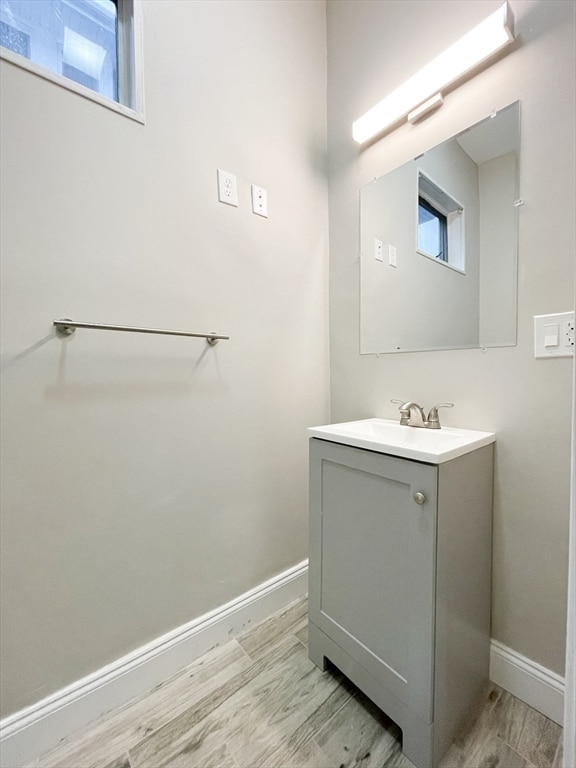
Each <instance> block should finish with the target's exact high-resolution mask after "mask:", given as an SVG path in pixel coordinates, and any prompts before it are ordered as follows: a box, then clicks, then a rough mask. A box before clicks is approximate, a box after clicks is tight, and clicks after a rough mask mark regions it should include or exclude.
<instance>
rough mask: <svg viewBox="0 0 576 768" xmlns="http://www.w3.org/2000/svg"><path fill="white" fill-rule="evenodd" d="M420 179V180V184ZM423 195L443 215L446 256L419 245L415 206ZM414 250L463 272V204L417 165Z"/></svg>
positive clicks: (464, 265) (464, 259)
mask: <svg viewBox="0 0 576 768" xmlns="http://www.w3.org/2000/svg"><path fill="white" fill-rule="evenodd" d="M421 179H423V183H422V184H421ZM421 199H423V200H424V201H425V202H426V203H427V204H428V205H429V206H430V209H431V210H432V212H433V213H435V214H440V215H442V216H444V217H445V219H446V229H445V237H446V239H445V243H444V253H445V254H446V259H444V258H441V257H440V256H434V255H432V254H430V253H427V252H426V251H424V250H421V249H420V248H419V247H418V242H419V238H418V209H419V207H420V200H421ZM415 234H416V253H418V254H420V255H421V256H425V257H426V258H427V259H430V260H431V261H433V262H435V263H436V264H441V265H442V266H443V267H448V269H452V270H454V271H455V272H458V273H459V274H461V275H465V274H466V238H465V208H464V206H463V205H462V204H461V203H460V202H458V200H456V199H455V198H454V197H453V196H452V195H451V194H450V193H449V192H447V191H446V190H445V189H443V188H442V187H441V186H440V185H439V184H437V183H436V182H435V181H434V180H433V179H432V178H431V177H430V175H429V174H428V173H427V172H425V171H423V170H422V168H418V169H417V173H416V233H415Z"/></svg>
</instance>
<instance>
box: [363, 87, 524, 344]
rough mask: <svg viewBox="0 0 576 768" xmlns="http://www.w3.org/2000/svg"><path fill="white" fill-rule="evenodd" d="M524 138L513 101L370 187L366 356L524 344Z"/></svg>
mask: <svg viewBox="0 0 576 768" xmlns="http://www.w3.org/2000/svg"><path fill="white" fill-rule="evenodd" d="M519 134H520V105H519V102H515V103H514V104H511V105H510V106H508V107H506V108H505V109H502V110H500V111H499V112H497V113H495V114H494V115H492V116H490V117H488V118H486V119H485V120H483V121H481V122H480V123H477V124H476V125H474V126H471V127H470V128H468V129H467V130H465V131H463V132H462V133H460V134H458V135H457V136H455V137H453V138H451V139H449V140H448V141H446V142H444V143H442V144H439V145H438V146H436V147H434V148H433V149H431V150H429V151H428V152H426V153H424V154H423V155H420V156H419V157H417V158H415V159H414V160H411V161H409V162H408V163H406V164H405V165H403V166H401V167H399V168H396V169H395V170H393V171H391V172H390V173H387V174H386V175H384V176H381V177H380V178H378V179H375V181H374V182H372V183H370V184H367V185H366V186H365V187H362V189H361V190H360V253H361V257H360V352H361V354H374V353H386V352H413V351H426V350H434V349H469V348H479V347H501V346H514V345H515V344H516V293H517V262H518V258H517V253H518V206H517V205H515V203H517V199H518V165H519V143H520V142H519ZM378 243H380V245H379V246H378V245H377V244H378ZM391 254H393V255H394V256H393V258H392V256H391Z"/></svg>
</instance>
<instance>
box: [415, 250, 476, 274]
mask: <svg viewBox="0 0 576 768" xmlns="http://www.w3.org/2000/svg"><path fill="white" fill-rule="evenodd" d="M416 253H419V254H420V256H426V258H427V259H430V261H433V262H434V263H435V264H440V265H441V266H443V267H448V269H452V270H454V272H458V274H459V275H465V274H466V272H465V271H464V270H463V269H460V267H455V266H454V264H450V263H449V262H448V261H443V260H442V259H438V258H436V256H431V255H430V254H429V253H426V251H420V250H418V249H416Z"/></svg>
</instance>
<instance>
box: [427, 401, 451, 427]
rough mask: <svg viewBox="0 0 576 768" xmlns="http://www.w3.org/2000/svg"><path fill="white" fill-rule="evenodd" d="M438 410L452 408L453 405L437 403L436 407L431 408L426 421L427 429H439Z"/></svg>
mask: <svg viewBox="0 0 576 768" xmlns="http://www.w3.org/2000/svg"><path fill="white" fill-rule="evenodd" d="M438 408H454V403H439V404H438V405H434V406H432V408H430V413H429V414H428V418H427V419H426V421H427V427H428V429H440V419H439V418H438Z"/></svg>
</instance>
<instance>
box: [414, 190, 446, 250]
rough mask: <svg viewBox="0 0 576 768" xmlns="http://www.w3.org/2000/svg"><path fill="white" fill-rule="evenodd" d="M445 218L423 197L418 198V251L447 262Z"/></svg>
mask: <svg viewBox="0 0 576 768" xmlns="http://www.w3.org/2000/svg"><path fill="white" fill-rule="evenodd" d="M446 232H447V222H446V216H444V214H443V213H441V212H440V211H438V210H437V209H436V208H434V206H433V205H431V203H429V202H428V201H427V200H425V199H424V198H423V197H419V198H418V250H419V251H421V252H423V253H425V254H427V255H428V256H432V257H433V258H435V259H440V260H441V261H448V248H447V236H446Z"/></svg>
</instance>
